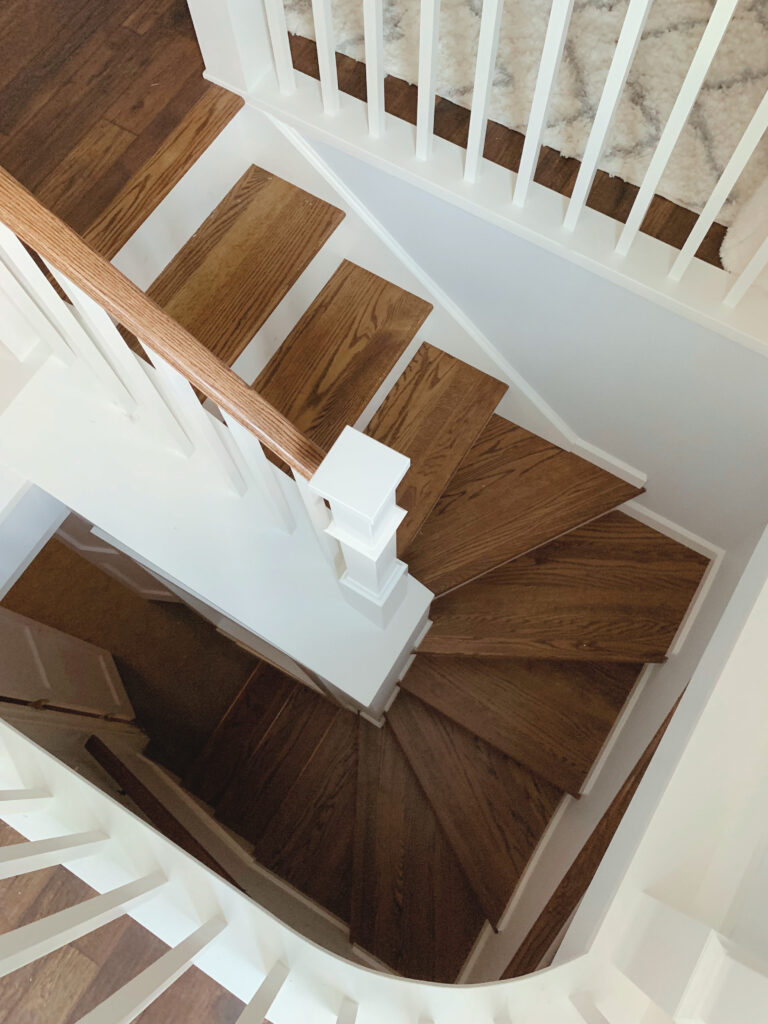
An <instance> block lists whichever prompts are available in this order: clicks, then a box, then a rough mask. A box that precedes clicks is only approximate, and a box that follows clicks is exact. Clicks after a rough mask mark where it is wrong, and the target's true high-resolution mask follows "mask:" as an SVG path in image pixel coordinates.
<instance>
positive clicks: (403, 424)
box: [366, 343, 507, 553]
mask: <svg viewBox="0 0 768 1024" xmlns="http://www.w3.org/2000/svg"><path fill="white" fill-rule="evenodd" d="M506 390H507V386H506V384H504V383H502V381H500V380H496V379H495V378H494V377H490V376H489V375H488V374H487V373H482V372H481V371H480V370H476V369H475V368H474V367H473V366H469V365H468V364H467V363H463V362H461V360H459V359H455V358H454V357H453V356H450V355H448V353H447V352H442V351H441V350H440V349H438V348H435V347H434V346H432V345H428V344H426V343H425V344H423V345H422V346H421V348H420V349H419V351H418V352H417V353H416V355H415V356H414V357H413V359H412V360H411V362H410V363H409V364H408V366H407V367H406V369H405V372H404V373H403V375H402V376H401V377H400V379H399V380H398V381H397V382H396V384H395V386H394V387H393V388H392V390H391V391H390V392H389V394H388V395H387V397H386V399H385V400H384V403H383V404H382V405H381V407H380V408H379V410H378V411H377V413H376V414H375V416H374V417H373V419H372V420H371V422H370V424H369V425H368V428H367V429H366V434H369V435H370V436H371V437H375V438H376V440H377V441H381V443H382V444H386V445H389V447H390V448H394V449H395V451H398V452H402V454H403V455H407V456H408V458H409V459H410V460H411V466H410V469H409V470H408V473H407V474H406V477H405V479H404V480H403V482H402V484H401V485H400V487H399V488H398V491H397V503H398V505H400V507H401V508H404V509H406V510H407V512H408V515H407V516H406V518H405V520H404V521H403V523H402V525H401V526H400V527H399V528H398V531H397V546H398V551H399V552H400V553H402V552H404V551H406V550H407V548H408V545H409V544H410V543H411V541H412V540H413V538H414V537H415V536H416V534H417V533H418V532H419V530H420V529H421V526H422V525H423V523H424V520H425V519H426V518H427V516H428V515H429V513H430V512H431V510H432V508H433V507H434V505H435V503H436V502H437V500H438V498H439V497H440V495H441V494H442V493H443V491H444V490H445V487H446V485H447V484H448V481H449V480H450V478H451V476H452V475H453V473H454V472H455V470H456V468H457V467H458V465H459V463H460V462H461V460H462V459H463V458H464V456H465V455H466V454H467V452H468V450H469V449H470V447H471V446H472V444H473V442H474V441H475V439H476V438H477V435H478V434H479V433H480V431H481V430H482V429H483V427H484V426H485V425H486V423H487V422H488V420H489V418H490V416H491V414H492V413H493V410H494V409H495V408H496V406H497V405H498V404H499V402H500V401H501V399H502V397H503V396H504V393H505V391H506Z"/></svg>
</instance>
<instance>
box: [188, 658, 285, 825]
mask: <svg viewBox="0 0 768 1024" xmlns="http://www.w3.org/2000/svg"><path fill="white" fill-rule="evenodd" d="M295 685H296V683H295V681H294V680H293V679H291V678H290V677H289V676H287V675H286V674H285V673H284V672H281V671H280V670H279V669H277V668H275V667H274V666H272V665H269V664H267V663H266V662H261V663H260V664H259V665H258V666H257V668H256V669H255V670H254V671H253V672H252V673H251V675H250V676H249V678H248V679H247V681H246V683H245V685H244V686H243V688H242V689H241V690H240V692H239V693H238V694H237V696H236V697H235V699H234V700H233V702H232V704H231V705H230V706H229V708H228V709H227V712H226V714H225V715H224V717H223V718H222V719H221V721H220V722H219V723H218V725H217V726H216V728H215V729H214V731H213V733H212V734H211V736H210V737H209V739H208V742H207V743H206V745H205V746H204V747H203V750H202V751H201V753H200V754H199V755H198V757H197V759H196V761H195V763H194V764H193V765H192V767H191V768H190V770H189V772H188V773H187V775H186V776H185V777H184V779H183V784H184V787H185V789H188V790H189V792H190V793H194V794H195V796H197V797H199V798H200V799H201V800H204V801H205V802H206V803H208V804H211V805H212V806H215V805H216V803H217V802H218V801H219V800H220V799H221V796H222V794H223V793H224V790H225V789H226V787H227V785H228V784H229V781H230V779H231V778H232V775H233V774H234V772H235V770H236V769H237V767H238V765H241V764H244V763H246V762H247V761H248V758H249V757H250V755H251V753H252V751H253V749H254V747H256V746H257V745H258V744H259V743H260V742H261V740H262V738H263V736H264V733H265V732H266V731H267V728H268V726H269V725H270V724H271V723H272V722H273V721H274V719H275V718H276V717H277V715H278V714H279V713H280V710H281V709H282V707H283V705H284V704H285V702H286V701H287V700H288V698H289V696H290V695H291V694H292V693H293V689H294V686H295Z"/></svg>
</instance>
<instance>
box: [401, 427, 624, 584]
mask: <svg viewBox="0 0 768 1024" xmlns="http://www.w3.org/2000/svg"><path fill="white" fill-rule="evenodd" d="M639 493H641V492H640V489H639V488H637V487H633V486H632V485H631V484H628V483H625V481H623V480H620V479H619V478H618V477H615V476H613V474H611V473H608V472H606V471H605V470H604V469H600V468H599V467H598V466H595V465H593V464H592V463H591V462H587V461H586V460H585V459H582V458H579V456H578V455H573V454H572V453H571V452H566V451H564V450H563V449H562V448H558V447H557V445H554V444H551V443H550V442H549V441H545V440H544V439H543V438H541V437H537V436H536V435H535V434H531V433H529V432H528V431H527V430H524V429H523V428H522V427H518V426H516V425H515V424H514V423H510V422H509V420H505V419H503V418H502V417H501V416H495V415H494V416H492V417H491V419H490V422H489V423H488V425H487V426H486V427H485V429H484V430H483V431H482V433H481V434H480V436H479V437H478V439H477V441H476V442H475V444H474V445H473V446H472V448H471V449H470V450H469V451H468V452H467V454H466V456H465V458H464V459H463V461H462V462H461V464H460V466H459V467H458V469H457V471H456V473H455V474H454V475H453V477H452V479H451V481H450V483H449V484H448V486H447V487H446V488H445V490H444V491H443V493H442V496H441V497H440V500H439V501H438V502H437V505H436V506H435V509H434V511H433V512H432V514H431V515H430V516H429V518H428V519H427V521H426V522H425V524H424V526H423V528H422V530H421V533H420V534H419V535H418V536H417V537H416V539H415V540H414V542H413V543H412V544H411V546H410V548H409V549H408V551H407V561H408V564H409V566H410V571H411V573H412V574H413V575H414V576H415V577H416V579H418V580H419V581H420V582H421V583H423V584H424V585H425V586H427V587H429V589H430V590H432V591H434V592H435V593H436V594H443V593H445V592H446V591H448V590H451V589H452V588H454V587H457V586H459V585H461V584H462V583H466V582H467V581H468V580H471V579H474V578H475V577H477V576H482V575H483V574H484V573H486V572H489V571H490V570H491V569H494V568H496V567H497V566H500V565H503V564H504V563H505V562H508V561H510V559H513V558H517V557H518V556H519V555H522V554H524V553H525V552H526V551H530V550H532V549H533V548H536V547H539V546H540V545H542V544H546V543H547V542H548V541H551V540H553V539H554V538H555V537H558V536H560V535H561V534H564V533H567V532H568V531H569V530H572V529H574V528H575V527H577V526H580V525H582V524H583V523H586V522H588V521H589V520H590V519H594V518H595V517H596V516H600V515H603V513H605V512H609V511H610V510H611V509H613V508H615V507H616V506H617V505H620V504H622V503H623V502H624V501H627V500H629V499H630V498H633V497H635V496H636V495H638V494H639Z"/></svg>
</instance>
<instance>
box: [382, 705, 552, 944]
mask: <svg viewBox="0 0 768 1024" xmlns="http://www.w3.org/2000/svg"><path fill="white" fill-rule="evenodd" d="M387 721H388V722H389V724H390V725H391V726H392V729H393V730H394V733H395V736H396V737H397V739H398V741H399V743H400V746H401V747H402V749H403V752H404V753H405V756H406V758H407V759H408V762H409V764H410V766H411V768H413V770H414V772H415V773H416V776H417V777H418V780H419V782H420V783H421V785H422V788H423V789H424V792H425V793H426V794H427V797H428V799H429V802H430V803H431V805H432V809H433V810H434V812H435V814H436V816H437V819H438V821H439V822H440V824H441V826H442V827H443V830H444V832H445V834H446V836H447V837H448V840H449V842H450V844H451V847H452V848H453V851H454V853H455V854H456V856H457V857H458V859H459V862H460V863H461V865H462V867H463V868H464V873H465V874H466V876H467V878H468V879H469V881H470V883H471V884H472V888H473V889H474V891H475V893H476V895H477V898H478V900H479V902H480V904H481V906H482V907H483V910H484V912H485V915H486V917H487V918H488V920H489V921H490V922H491V923H492V924H493V925H497V924H498V923H499V921H500V919H501V916H502V914H503V913H504V910H505V908H506V906H507V904H508V903H509V900H510V898H511V896H512V893H513V892H514V889H515V886H516V884H517V882H518V881H519V880H520V876H521V875H522V873H523V871H524V870H525V867H526V865H527V864H528V862H529V860H530V858H531V856H532V854H533V852H534V850H535V849H536V846H537V844H538V842H539V840H540V839H541V837H542V835H543V833H544V831H545V829H546V827H547V824H548V822H549V820H550V818H551V817H552V815H553V814H554V812H555V809H556V808H557V805H558V803H559V801H560V799H561V797H562V792H561V790H559V789H557V787H555V786H553V785H551V784H550V783H549V782H546V781H545V780H544V779H541V778H538V777H537V776H536V775H534V774H533V773H532V772H530V771H528V770H527V769H526V768H523V767H522V766H521V765H519V764H517V762H515V761H513V760H512V759H511V758H509V757H507V756H506V754H502V753H501V751H499V750H497V749H496V748H495V747H492V746H490V745H489V744H488V743H486V742H485V741H484V740H482V739H480V738H479V737H478V736H475V735H473V734H472V733H470V732H468V731H467V730H466V729H463V728H461V726H459V725H457V724H456V723H455V722H453V721H451V719H450V718H446V717H445V716H444V715H441V714H440V713H439V712H437V711H434V710H433V709H432V708H431V707H429V706H428V705H427V704H424V703H422V701H420V700H419V699H418V698H417V697H413V696H411V694H409V693H406V692H403V693H401V694H400V695H399V696H398V698H397V700H396V701H395V703H394V704H393V705H392V708H391V709H390V711H389V713H388V715H387Z"/></svg>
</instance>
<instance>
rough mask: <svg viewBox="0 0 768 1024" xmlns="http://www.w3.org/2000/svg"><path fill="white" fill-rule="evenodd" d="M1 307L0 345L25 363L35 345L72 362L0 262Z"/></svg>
mask: <svg viewBox="0 0 768 1024" xmlns="http://www.w3.org/2000/svg"><path fill="white" fill-rule="evenodd" d="M0 307H1V308H2V329H1V330H0V342H2V343H3V344H4V345H5V347H6V348H7V349H8V350H9V351H10V352H11V353H12V354H13V355H14V356H15V358H16V359H18V360H20V361H22V362H23V361H24V360H25V359H26V358H27V356H29V355H30V354H31V353H32V352H33V351H34V350H35V349H36V348H37V346H38V345H46V346H47V347H48V348H49V349H50V350H51V352H52V353H53V354H54V355H57V356H59V358H62V359H63V360H64V361H65V362H71V361H72V353H71V352H70V351H69V349H68V348H67V346H66V345H65V344H64V342H63V341H62V340H61V338H60V337H59V335H58V333H57V332H56V330H55V329H54V327H53V325H52V324H51V323H50V322H49V321H48V320H47V319H46V317H45V316H44V315H43V314H42V313H41V312H40V310H39V309H38V306H37V304H36V303H35V302H34V301H33V300H32V299H31V298H30V296H29V295H28V294H27V292H26V291H25V290H24V288H23V287H22V286H21V284H19V282H18V281H17V280H16V278H15V277H14V275H13V274H12V273H11V271H10V270H9V269H8V267H7V266H6V265H5V263H3V262H1V261H0Z"/></svg>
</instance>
